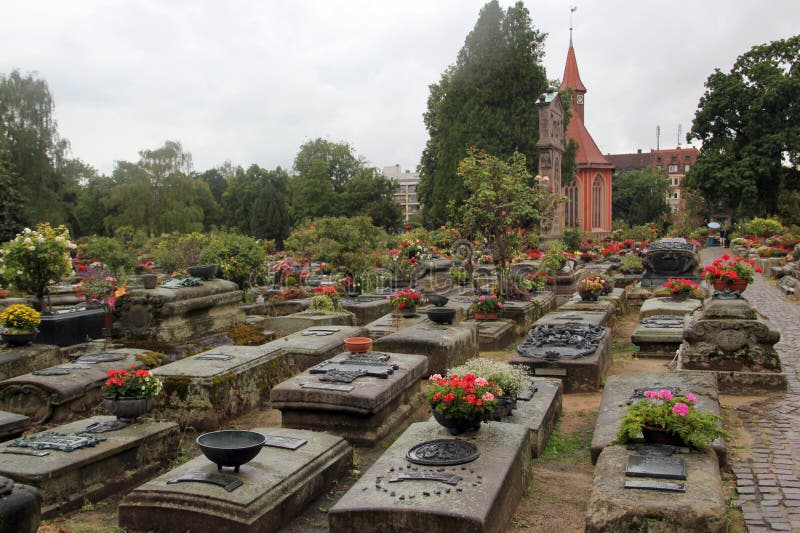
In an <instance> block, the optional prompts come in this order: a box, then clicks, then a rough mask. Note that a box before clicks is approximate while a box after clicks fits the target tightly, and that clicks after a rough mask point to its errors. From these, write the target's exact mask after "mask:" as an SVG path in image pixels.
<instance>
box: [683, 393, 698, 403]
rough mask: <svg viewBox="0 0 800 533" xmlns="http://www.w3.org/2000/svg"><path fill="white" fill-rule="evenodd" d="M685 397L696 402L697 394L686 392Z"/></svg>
mask: <svg viewBox="0 0 800 533" xmlns="http://www.w3.org/2000/svg"><path fill="white" fill-rule="evenodd" d="M685 398H686V399H687V400H689V401H690V402H692V403H697V396H695V395H694V394H687V395H686V396H685Z"/></svg>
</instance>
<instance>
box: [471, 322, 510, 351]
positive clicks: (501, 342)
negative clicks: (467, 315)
mask: <svg viewBox="0 0 800 533" xmlns="http://www.w3.org/2000/svg"><path fill="white" fill-rule="evenodd" d="M464 324H469V325H472V326H473V327H476V328H477V330H478V349H479V350H480V351H482V352H491V351H496V350H502V349H503V348H505V347H506V346H508V345H509V344H511V343H512V342H514V341H515V340H516V339H517V338H518V337H517V336H516V335H515V331H516V328H515V327H514V325H515V323H514V322H513V321H511V320H502V319H500V320H466V321H464Z"/></svg>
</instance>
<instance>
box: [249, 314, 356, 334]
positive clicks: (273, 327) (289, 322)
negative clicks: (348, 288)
mask: <svg viewBox="0 0 800 533" xmlns="http://www.w3.org/2000/svg"><path fill="white" fill-rule="evenodd" d="M353 319H354V317H353V315H352V314H350V313H345V312H338V313H322V312H320V311H310V310H309V311H303V312H301V313H294V314H291V315H286V316H276V317H269V318H268V319H267V321H266V322H265V324H264V327H266V328H267V329H269V330H270V331H274V332H275V336H276V337H285V336H287V335H291V334H292V333H296V332H298V331H302V330H304V329H307V328H313V327H318V326H319V327H321V326H353V325H355V323H354V320H353Z"/></svg>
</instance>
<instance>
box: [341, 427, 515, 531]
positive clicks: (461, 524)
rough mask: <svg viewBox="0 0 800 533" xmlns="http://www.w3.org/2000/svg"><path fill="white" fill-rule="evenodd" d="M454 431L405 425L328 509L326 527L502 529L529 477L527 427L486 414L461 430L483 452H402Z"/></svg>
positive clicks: (411, 529)
mask: <svg viewBox="0 0 800 533" xmlns="http://www.w3.org/2000/svg"><path fill="white" fill-rule="evenodd" d="M451 438H452V437H450V435H449V433H447V430H446V429H445V428H443V427H442V426H440V425H439V424H437V423H436V422H435V421H428V422H420V423H416V424H412V425H411V426H409V428H408V429H407V430H406V431H405V432H404V433H403V434H402V435H401V436H400V437H399V438H398V439H397V440H396V441H395V442H394V443H393V444H392V446H391V447H390V448H389V449H388V450H387V451H386V453H384V454H383V455H382V456H381V457H380V458H379V459H378V460H377V461H376V462H375V463H374V464H373V465H372V466H371V467H370V468H369V470H367V472H366V473H365V474H364V475H363V476H362V477H361V479H360V480H358V481H357V482H356V484H355V485H353V486H352V487H351V488H350V490H349V491H348V492H347V493H346V494H345V495H344V496H343V497H342V499H340V500H339V501H338V502H337V503H336V505H334V506H333V508H332V509H331V510H330V512H329V513H328V523H329V528H330V531H331V533H351V532H353V533H355V532H358V533H369V532H375V533H379V532H380V533H383V532H385V531H415V532H423V531H424V532H430V533H452V532H454V531H474V532H501V531H505V530H506V529H507V527H508V526H509V525H510V524H509V521H510V519H511V516H512V515H513V513H514V509H515V508H516V506H517V504H518V503H519V500H520V498H521V497H522V493H523V491H524V490H525V487H526V484H527V474H528V470H529V464H530V453H529V452H530V444H529V443H528V439H529V438H530V432H529V431H528V429H527V428H525V427H523V426H521V425H517V424H505V423H500V422H491V423H489V424H483V425H482V426H481V429H480V431H477V432H470V433H468V434H464V435H463V436H461V437H459V438H461V439H464V440H466V441H467V442H468V443H471V444H473V445H475V447H477V449H478V451H479V452H480V456H479V457H478V458H477V459H475V460H474V461H472V462H470V463H467V464H461V465H455V466H439V467H436V466H424V465H417V464H413V463H410V462H409V461H407V459H406V454H407V452H408V451H409V450H410V449H411V448H412V447H414V446H416V445H418V444H420V443H422V442H426V441H429V440H433V439H451ZM431 471H432V472H431ZM432 477H441V478H443V479H447V482H442V481H436V480H434V479H432ZM419 478H422V479H419ZM393 479H394V480H396V481H392V480H393ZM400 480H402V481H400ZM454 482H455V484H452V483H454Z"/></svg>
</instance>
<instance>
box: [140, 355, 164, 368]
mask: <svg viewBox="0 0 800 533" xmlns="http://www.w3.org/2000/svg"><path fill="white" fill-rule="evenodd" d="M136 360H137V361H139V362H140V363H142V364H144V365H145V366H146V367H147V368H155V367H157V366H161V365H165V364H167V363H168V362H169V358H168V357H167V356H166V355H164V354H163V353H160V352H152V351H147V352H145V353H142V354H139V355H137V356H136Z"/></svg>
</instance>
